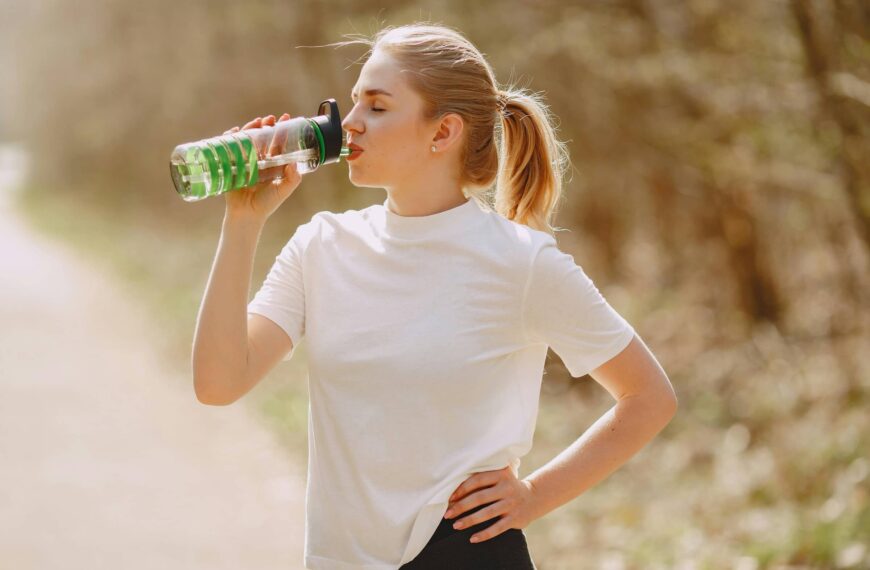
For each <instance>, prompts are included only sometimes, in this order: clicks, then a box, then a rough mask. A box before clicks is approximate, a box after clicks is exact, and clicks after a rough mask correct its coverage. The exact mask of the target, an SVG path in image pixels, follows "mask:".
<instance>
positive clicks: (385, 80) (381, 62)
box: [352, 51, 402, 95]
mask: <svg viewBox="0 0 870 570" xmlns="http://www.w3.org/2000/svg"><path fill="white" fill-rule="evenodd" d="M401 84H402V80H401V74H400V73H399V67H398V66H397V65H396V63H395V61H394V60H393V58H391V57H390V56H389V55H387V54H385V53H383V52H381V51H375V52H374V53H373V54H372V56H371V57H370V58H369V59H368V60H367V61H366V62H365V64H364V65H363V67H362V69H361V70H360V72H359V79H358V80H357V82H356V84H355V85H354V86H353V89H352V92H353V93H355V94H357V95H359V93H360V92H361V91H366V90H368V89H383V90H385V91H388V92H389V93H392V94H393V95H398V94H400V93H401V92H402V85H401Z"/></svg>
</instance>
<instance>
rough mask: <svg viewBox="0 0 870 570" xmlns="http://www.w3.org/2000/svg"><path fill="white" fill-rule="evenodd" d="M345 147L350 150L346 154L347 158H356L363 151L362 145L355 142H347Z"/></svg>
mask: <svg viewBox="0 0 870 570" xmlns="http://www.w3.org/2000/svg"><path fill="white" fill-rule="evenodd" d="M347 148H349V149H350V151H351V152H350V154H349V155H348V156H347V160H356V159H357V158H359V156H360V155H361V154H362V152H363V149H362V147H360V146H359V145H357V144H355V143H350V144H348V145H347Z"/></svg>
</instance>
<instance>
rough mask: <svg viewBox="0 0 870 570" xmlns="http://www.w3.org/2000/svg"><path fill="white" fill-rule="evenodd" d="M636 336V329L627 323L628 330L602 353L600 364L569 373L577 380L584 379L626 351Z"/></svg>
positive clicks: (576, 369)
mask: <svg viewBox="0 0 870 570" xmlns="http://www.w3.org/2000/svg"><path fill="white" fill-rule="evenodd" d="M634 335H635V330H634V327H632V326H631V324H628V323H626V328H625V329H624V330H623V331H622V335H620V336H619V337H618V338H617V339H616V340H615V341H614V342H613V344H611V345H610V346H609V347H607V348H606V349H603V350H602V351H601V353H600V357H601V358H599V359H598V362H597V363H596V364H594V365H593V366H591V367H589V368H582V369H581V368H574V370H570V369H569V372H571V376H573V377H575V378H582V377H583V376H586V375H587V374H589V373H590V372H592V371H593V370H595V369H596V368H598V367H599V366H601V365H602V364H605V363H606V362H608V361H609V360H610V359H611V358H613V357H615V356H616V355H618V354H619V353H620V352H622V351H623V350H625V348H626V347H627V346H628V345H629V343H630V342H631V339H633V338H634ZM581 372H582V374H581Z"/></svg>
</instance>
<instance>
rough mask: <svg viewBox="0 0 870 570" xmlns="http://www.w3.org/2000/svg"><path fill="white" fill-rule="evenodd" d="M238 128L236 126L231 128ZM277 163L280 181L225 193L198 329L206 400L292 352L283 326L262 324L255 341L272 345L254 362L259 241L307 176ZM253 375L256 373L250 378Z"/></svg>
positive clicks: (200, 384) (196, 353)
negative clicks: (251, 301) (252, 316)
mask: <svg viewBox="0 0 870 570" xmlns="http://www.w3.org/2000/svg"><path fill="white" fill-rule="evenodd" d="M279 120H280V121H287V120H290V115H288V114H286V113H285V114H284V115H282V116H281V118H280V119H279ZM274 124H275V116H274V115H269V116H268V117H266V118H265V119H262V120H261V119H260V118H259V117H258V118H256V119H254V120H253V121H251V122H249V123H248V124H246V125H245V126H244V128H245V129H247V128H258V127H260V126H262V125H274ZM238 130H239V127H233V128H232V129H230V130H229V131H227V133H230V132H236V131H238ZM225 134H226V133H225ZM279 148H280V142H279V141H273V143H272V144H271V145H270V147H269V148H268V149H258V152H259V153H260V154H261V155H262V154H265V155H267V156H273V155H274V154H275V153H277V152H278V149H279ZM275 168H283V172H281V175H282V176H281V178H280V180H279V181H277V182H272V181H271V179H274V178H275V174H276V173H275V172H272V173H267V172H266V171H263V173H262V174H267V176H264V179H265V180H264V181H263V182H261V183H259V184H256V185H255V186H252V187H250V188H242V189H239V190H233V191H231V192H226V193H225V194H224V197H225V199H226V206H227V207H226V212H225V214H224V220H223V224H222V227H221V236H220V241H219V242H218V248H217V254H216V255H215V259H214V263H213V265H212V269H211V274H210V275H209V278H208V283H207V285H206V290H205V295H204V296H203V299H202V304H201V306H200V309H199V315H198V316H197V321H196V329H195V331H194V334H193V350H192V354H191V364H192V368H193V387H194V392H195V393H196V398H197V399H198V400H199V401H200V402H202V403H203V404H211V405H226V404H230V403H232V402H234V401H235V400H237V399H238V398H239V397H240V396H242V395H243V394H244V393H246V392H247V391H248V390H250V389H251V387H253V385H254V384H256V382H257V381H259V379H260V378H261V377H262V376H263V375H265V373H266V372H268V370H267V368H270V367H271V366H274V364H268V366H267V365H266V364H264V363H263V362H266V361H268V363H273V362H277V361H278V360H280V357H281V356H282V355H283V354H286V352H287V350H286V349H285V345H284V343H286V342H289V339H288V338H287V337H286V333H284V332H283V331H282V330H281V329H280V327H278V326H277V325H275V326H274V327H263V326H260V327H256V330H255V334H256V335H257V338H256V339H255V340H256V341H257V342H256V343H254V344H256V345H257V346H265V347H267V348H266V350H259V351H257V353H256V354H255V355H254V358H255V359H256V360H257V362H254V363H253V366H251V362H250V359H251V351H250V346H251V344H252V342H251V338H250V331H249V330H248V316H247V306H248V294H249V286H250V282H251V273H252V272H253V264H254V254H255V253H256V251H257V242H258V241H259V239H260V234H261V233H262V230H263V227H264V226H265V224H266V220H267V219H268V218H269V216H271V215H272V213H274V212H275V210H277V209H278V206H280V205H281V204H282V203H283V202H284V200H286V199H287V198H288V197H289V196H290V195H291V194H292V193H293V191H294V190H295V189H296V188H297V187H298V186H299V183H300V181H301V176H300V175H299V174H298V172H297V170H296V165H295V163H291V164H288V165H286V166H284V167H275ZM282 350H283V352H281V351H282ZM261 353H262V354H261ZM260 360H263V362H259V361H260ZM252 370H253V372H251V371H252ZM253 375H256V378H253V377H251V378H249V376H253Z"/></svg>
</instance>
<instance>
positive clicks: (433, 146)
mask: <svg viewBox="0 0 870 570" xmlns="http://www.w3.org/2000/svg"><path fill="white" fill-rule="evenodd" d="M432 152H435V145H434V144H433V145H432Z"/></svg>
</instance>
